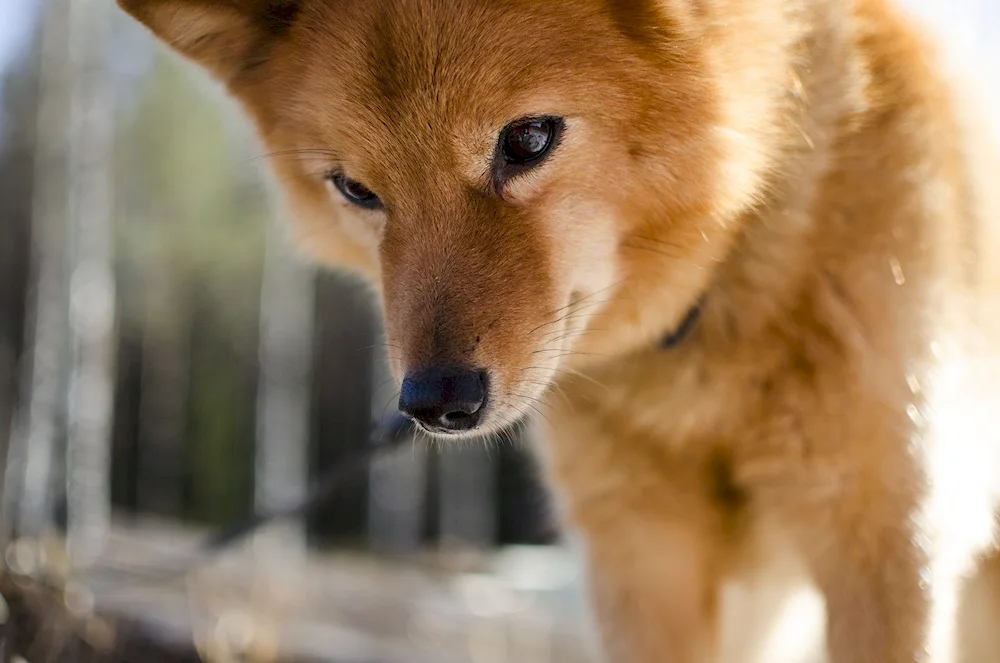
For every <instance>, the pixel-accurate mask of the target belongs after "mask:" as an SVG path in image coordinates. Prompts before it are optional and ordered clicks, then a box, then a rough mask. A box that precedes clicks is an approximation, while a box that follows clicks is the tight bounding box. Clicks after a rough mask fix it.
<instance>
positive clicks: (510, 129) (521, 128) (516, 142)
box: [500, 117, 562, 166]
mask: <svg viewBox="0 0 1000 663" xmlns="http://www.w3.org/2000/svg"><path fill="white" fill-rule="evenodd" d="M561 129H562V120H559V119H558V118H554V117H549V118H540V119H534V120H518V121H517V122H514V123H513V124H510V125H508V126H507V128H505V129H504V130H503V133H501V135H500V151H501V152H502V154H503V158H504V161H506V162H507V163H508V164H510V165H512V166H525V165H528V164H533V163H535V162H537V161H540V160H541V159H543V158H544V157H545V155H547V154H548V153H549V152H551V151H552V148H553V147H554V146H555V144H556V141H557V140H558V138H559V132H560V130H561Z"/></svg>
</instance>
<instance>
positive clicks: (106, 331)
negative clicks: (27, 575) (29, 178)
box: [66, 0, 116, 565]
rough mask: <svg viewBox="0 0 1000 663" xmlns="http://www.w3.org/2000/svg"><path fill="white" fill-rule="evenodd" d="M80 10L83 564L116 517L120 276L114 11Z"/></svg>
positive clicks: (75, 135) (72, 384)
mask: <svg viewBox="0 0 1000 663" xmlns="http://www.w3.org/2000/svg"><path fill="white" fill-rule="evenodd" d="M70 9H71V13H70V29H69V44H70V67H71V69H72V73H71V79H72V84H73V87H72V90H71V99H70V106H71V135H70V159H71V162H70V163H71V167H70V181H69V192H70V196H71V204H70V214H69V220H70V224H71V233H70V236H71V252H70V333H71V343H70V347H71V350H72V353H73V357H72V359H73V361H72V370H71V373H70V381H69V404H68V425H67V442H66V444H67V447H66V448H67V459H66V479H67V486H66V496H67V517H68V519H67V529H68V532H67V537H68V544H69V552H70V555H71V556H72V559H73V561H74V563H75V564H77V565H86V564H89V563H90V562H92V561H94V560H95V559H96V558H97V557H98V556H99V555H100V553H101V551H102V549H103V544H104V540H105V538H106V536H107V532H108V528H109V525H110V519H111V498H110V480H111V472H110V465H111V462H110V460H111V459H110V437H111V418H112V412H113V408H112V403H113V401H114V393H113V389H114V351H115V333H114V327H115V307H116V306H115V305H116V294H115V280H114V264H113V256H112V246H113V243H114V233H113V226H112V200H113V197H114V196H113V178H112V173H113V167H112V154H113V146H114V116H115V113H114V98H115V97H114V90H113V86H112V84H111V80H110V72H109V70H108V68H107V66H106V64H107V62H106V61H107V57H108V50H107V44H108V41H109V39H108V37H109V33H110V26H111V15H110V12H111V11H112V9H113V7H112V6H111V5H110V4H109V3H107V2H105V1H104V0H73V2H72V3H71V7H70Z"/></svg>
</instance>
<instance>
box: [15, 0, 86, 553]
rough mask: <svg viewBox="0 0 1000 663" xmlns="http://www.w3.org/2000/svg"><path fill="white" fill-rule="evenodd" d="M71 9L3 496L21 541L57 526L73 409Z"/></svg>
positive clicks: (48, 46)
mask: <svg viewBox="0 0 1000 663" xmlns="http://www.w3.org/2000/svg"><path fill="white" fill-rule="evenodd" d="M69 10H70V1H69V0H50V1H49V2H48V4H47V6H46V11H45V15H44V18H43V21H42V28H41V30H42V54H41V71H40V77H41V79H40V90H39V95H40V107H39V115H38V124H37V150H36V158H35V160H34V166H35V167H34V171H35V178H36V179H35V187H34V195H33V204H32V216H33V224H34V233H33V251H32V261H33V265H34V267H33V276H34V278H35V285H34V288H33V289H32V292H31V295H30V301H31V304H30V314H29V316H30V319H29V321H28V323H27V325H26V337H27V338H29V339H31V340H30V351H29V354H30V358H29V359H28V360H27V361H26V362H25V363H24V366H23V367H24V371H23V382H22V393H23V394H25V399H24V403H23V405H22V407H20V408H19V411H18V413H17V415H16V424H15V433H14V440H13V443H12V448H11V454H10V457H9V462H8V467H7V476H8V479H7V482H6V483H7V485H6V488H5V490H6V493H7V494H6V495H5V496H4V505H5V508H6V506H8V505H11V504H12V503H15V502H16V506H17V508H18V517H17V527H18V533H19V535H22V536H39V535H42V534H45V533H46V531H47V530H49V529H50V528H51V527H52V525H53V514H54V509H53V506H54V494H55V491H54V488H55V486H54V485H53V476H54V474H55V473H54V467H53V463H54V460H55V454H56V449H57V446H58V441H59V438H60V433H61V431H60V427H61V425H62V423H63V415H64V412H63V408H64V406H65V403H66V400H65V396H66V374H65V365H66V354H67V352H66V351H67V346H68V339H67V333H66V331H67V327H68V324H67V323H68V319H67V318H68V279H67V274H66V230H67V228H66V216H67V214H66V213H67V207H68V200H67V183H68V177H67V167H68V163H69V158H68V157H69V153H68V150H69V141H68V137H69V127H70V118H69V98H68V95H69V90H70V68H69V50H68V45H69V39H68V37H69ZM5 520H6V519H5Z"/></svg>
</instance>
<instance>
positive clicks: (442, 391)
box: [399, 367, 488, 431]
mask: <svg viewBox="0 0 1000 663" xmlns="http://www.w3.org/2000/svg"><path fill="white" fill-rule="evenodd" d="M487 391H488V389H487V377H486V372H485V371H482V370H475V369H465V368H444V367H432V368H428V369H424V370H421V371H417V372H415V373H411V374H410V375H407V376H406V378H405V379H404V380H403V385H402V389H401V391H400V396H399V409H400V411H401V412H403V413H404V414H406V415H408V416H410V417H411V418H413V419H415V420H417V421H418V422H420V423H421V424H423V425H424V426H425V427H427V428H430V429H433V430H449V431H460V430H469V429H471V428H475V427H476V426H477V425H478V424H479V421H480V420H481V418H482V413H483V410H484V406H485V404H486V395H487Z"/></svg>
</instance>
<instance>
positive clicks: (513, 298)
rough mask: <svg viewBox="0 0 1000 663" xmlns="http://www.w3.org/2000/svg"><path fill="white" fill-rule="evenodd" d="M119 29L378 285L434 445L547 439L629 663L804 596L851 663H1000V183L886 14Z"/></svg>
mask: <svg viewBox="0 0 1000 663" xmlns="http://www.w3.org/2000/svg"><path fill="white" fill-rule="evenodd" d="M120 2H121V4H122V5H123V6H124V8H125V9H126V10H127V11H129V12H130V13H131V14H133V15H134V16H135V17H136V18H137V19H139V20H140V21H142V22H143V23H144V24H146V25H147V26H148V27H149V28H150V29H151V30H153V31H154V32H155V33H156V34H157V35H158V36H159V37H160V38H162V39H163V40H164V41H165V42H166V43H168V44H170V45H171V46H172V47H173V48H174V49H176V50H177V51H179V52H180V53H182V54H183V55H185V56H187V57H188V58H191V59H192V60H194V61H196V62H198V63H200V64H201V65H203V66H204V67H205V68H207V69H208V70H209V71H210V72H211V73H212V74H213V75H214V76H215V77H217V78H218V79H219V80H220V81H222V82H223V83H224V84H225V85H226V86H227V87H228V89H229V91H230V92H231V93H232V94H233V95H234V96H235V98H237V99H238V100H239V101H240V102H241V103H242V105H243V107H244V108H245V109H246V111H247V113H248V114H249V116H250V117H251V118H252V119H253V121H254V122H255V124H256V126H257V128H258V130H259V133H260V136H261V139H262V141H263V142H264V144H265V145H266V146H267V149H268V150H269V151H271V152H273V153H274V154H275V155H276V158H275V159H273V163H274V169H275V173H276V175H277V177H278V179H279V180H280V182H281V183H282V185H283V188H284V191H285V193H286V194H287V199H288V202H289V204H290V206H291V208H292V209H293V211H294V212H295V218H296V220H297V229H298V236H299V238H300V239H301V242H302V245H303V246H304V247H305V248H306V249H307V250H308V251H309V252H311V253H312V254H313V255H314V256H316V257H317V258H318V259H319V260H321V261H323V262H325V263H327V264H331V265H339V266H344V267H349V268H353V269H356V270H360V271H361V272H363V273H364V274H366V275H368V276H369V277H370V278H371V280H372V281H373V282H374V283H375V284H376V285H377V286H378V290H379V292H380V294H381V297H382V301H383V304H384V310H385V318H386V324H387V333H388V340H389V342H390V345H391V347H392V349H393V352H392V354H393V356H392V363H393V369H394V371H395V373H396V375H397V376H398V378H399V379H400V380H401V385H402V387H401V395H400V408H401V409H402V410H403V411H404V412H405V413H407V414H409V415H410V416H411V417H413V418H414V419H415V420H416V421H417V422H419V424H420V425H421V426H422V427H424V428H425V429H426V430H428V431H430V432H432V433H434V434H439V435H452V436H468V435H480V434H484V433H485V434H488V433H490V432H495V431H497V430H499V429H501V428H502V427H504V426H506V425H509V424H511V423H513V422H515V421H517V420H519V419H521V418H523V417H525V416H528V415H532V414H533V413H535V414H538V415H542V416H539V419H540V420H542V422H543V423H544V424H546V425H547V426H548V427H549V428H550V430H549V431H548V432H547V435H546V436H545V444H544V445H543V448H542V450H541V457H542V458H543V460H544V464H545V467H546V471H547V473H548V476H549V478H550V480H551V484H552V486H553V488H554V490H555V492H556V494H557V495H558V496H559V498H560V504H561V506H562V508H563V510H564V513H565V517H566V520H567V523H568V524H569V525H570V526H571V527H572V528H574V529H575V530H576V531H578V532H579V533H580V534H581V535H582V538H583V540H584V541H585V543H586V557H587V561H588V564H589V570H590V578H591V584H592V593H593V599H594V605H595V613H596V615H597V618H598V623H599V624H600V626H601V630H602V634H603V640H604V643H605V645H606V649H607V652H608V655H609V657H610V659H611V660H613V661H615V662H616V663H665V662H669V663H708V662H716V661H719V660H720V659H721V657H722V653H721V649H720V644H719V643H720V633H721V632H722V624H720V611H721V606H720V598H719V597H720V588H721V587H722V586H723V584H724V583H726V582H728V581H733V580H749V581H751V584H753V582H754V579H758V578H782V579H783V578H785V577H786V576H788V577H789V578H790V577H791V575H792V569H793V568H798V569H801V570H802V575H803V576H804V577H803V579H804V580H808V581H809V582H811V583H812V584H813V585H814V586H815V587H816V588H817V589H818V591H819V592H820V594H821V595H822V596H823V598H824V599H825V605H826V611H827V650H828V655H829V658H830V660H831V661H832V663H918V662H922V661H927V662H929V663H953V662H954V661H958V660H964V661H970V662H975V663H987V662H990V661H997V660H1000V644H997V643H992V642H989V639H990V629H989V628H980V627H976V626H975V625H976V624H980V623H985V624H989V623H990V620H991V619H992V620H994V624H1000V621H997V620H998V619H1000V617H997V616H996V613H993V612H990V610H992V597H993V596H994V595H996V594H997V592H1000V582H998V581H997V580H996V578H997V576H998V575H1000V574H997V572H996V570H995V567H994V566H991V565H995V564H996V562H995V561H990V560H991V559H993V558H991V557H990V555H992V550H993V548H992V545H993V536H994V531H993V530H994V517H993V514H994V507H995V505H996V498H997V493H998V490H997V489H998V487H1000V454H998V450H1000V443H998V438H1000V426H998V424H997V423H996V420H995V419H991V418H990V417H991V416H992V415H993V414H994V413H995V412H996V411H997V410H1000V405H998V404H994V403H993V400H994V398H995V396H996V394H997V389H996V382H997V377H996V375H997V372H996V370H994V369H995V368H996V367H997V365H998V364H997V362H996V358H997V349H998V346H997V344H998V342H1000V335H998V333H1000V315H998V314H997V310H998V308H997V307H996V304H997V301H998V300H997V299H996V297H995V295H996V293H997V286H998V285H1000V280H998V276H1000V260H998V255H997V253H998V249H1000V243H998V236H997V233H996V232H995V229H994V227H993V226H991V225H990V224H988V223H987V219H992V220H993V221H994V222H995V221H997V220H998V217H997V216H996V211H995V210H996V207H995V206H993V207H991V204H992V203H990V201H989V200H988V199H987V195H988V194H991V193H992V191H991V187H990V185H989V184H988V183H987V182H986V179H985V178H987V177H992V178H996V175H995V173H996V172H997V171H995V170H991V169H990V168H988V167H987V166H986V165H985V163H986V162H985V156H984V155H982V154H979V153H978V149H977V148H978V145H979V143H980V142H981V140H980V137H979V136H978V134H976V132H975V131H974V130H972V129H970V125H968V124H967V123H966V121H965V119H964V108H963V107H962V106H961V105H960V104H957V103H956V102H955V101H954V100H953V99H954V96H953V95H952V93H951V91H950V90H949V89H948V87H947V85H946V84H945V83H944V82H943V81H944V77H943V76H942V75H941V74H939V73H937V71H936V67H937V65H936V56H935V55H934V53H933V51H932V49H931V48H930V46H928V45H927V44H926V43H924V41H923V38H922V37H921V36H920V35H919V34H918V33H917V32H916V31H915V30H914V29H913V28H912V27H911V26H910V25H909V24H908V23H907V22H906V20H905V19H904V18H903V17H902V16H901V15H900V14H899V13H898V12H897V10H896V8H895V7H894V6H892V5H891V4H890V2H889V1H888V0H544V1H542V0H533V1H532V0H120ZM997 184H1000V183H998V182H996V181H994V182H993V184H992V188H996V187H997ZM785 565H789V566H785ZM977 569H979V571H980V572H979V575H978V577H977V578H976V579H975V581H974V582H973V583H972V584H971V585H969V586H970V587H971V588H972V589H971V590H970V591H968V592H964V591H963V586H964V584H963V583H964V581H963V579H964V578H965V577H966V576H970V575H972V574H974V573H975V572H976V571H977ZM963 596H967V598H968V600H966V601H964V603H963V601H962V597H963ZM956 615H961V618H959V617H958V616H956ZM959 624H962V625H966V626H968V628H965V629H961V630H960V629H959V628H958V625H959ZM995 628H996V630H1000V626H997V627H995ZM743 649H744V650H745V652H744V653H745V655H746V656H747V657H749V656H750V654H747V653H746V652H752V650H751V646H750V644H749V643H748V644H747V645H746V646H745V647H744V648H743Z"/></svg>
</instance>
